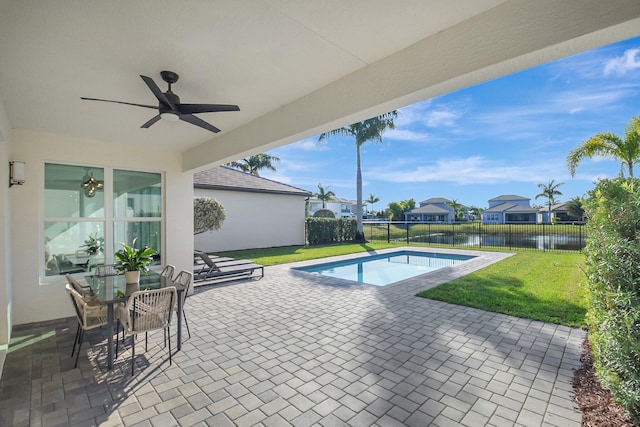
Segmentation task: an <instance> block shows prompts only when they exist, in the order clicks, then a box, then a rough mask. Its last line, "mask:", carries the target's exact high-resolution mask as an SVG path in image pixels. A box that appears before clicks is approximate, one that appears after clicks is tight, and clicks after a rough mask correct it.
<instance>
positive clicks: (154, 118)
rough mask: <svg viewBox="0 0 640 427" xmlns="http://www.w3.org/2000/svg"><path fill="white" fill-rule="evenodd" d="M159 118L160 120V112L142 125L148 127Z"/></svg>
mask: <svg viewBox="0 0 640 427" xmlns="http://www.w3.org/2000/svg"><path fill="white" fill-rule="evenodd" d="M158 120H160V114H158V115H157V116H153V117H152V118H151V119H149V121H148V122H147V123H145V124H143V125H142V126H140V127H141V128H148V127H150V126H151V125H152V124H154V123H155V122H157V121H158Z"/></svg>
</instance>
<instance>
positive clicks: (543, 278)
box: [216, 242, 587, 327]
mask: <svg viewBox="0 0 640 427" xmlns="http://www.w3.org/2000/svg"><path fill="white" fill-rule="evenodd" d="M399 246H405V245H401V244H397V243H395V244H394V243H381V242H368V243H365V244H335V245H322V246H293V247H283V248H267V249H251V250H243V251H228V252H221V253H217V254H216V255H222V256H230V257H233V258H248V259H251V260H253V261H255V262H257V263H259V264H262V265H275V264H284V263H289V262H296V261H305V260H310V259H317V258H325V257H329V256H336V255H346V254H351V253H357V252H366V251H372V250H380V249H386V248H393V247H399ZM412 246H426V245H416V244H414V245H412ZM465 249H469V248H465ZM485 250H495V248H491V249H485ZM510 252H516V255H515V256H512V257H509V258H507V259H506V260H503V261H500V262H498V263H496V264H493V265H490V266H488V267H486V268H484V269H482V270H479V271H477V272H475V273H471V274H469V275H467V276H465V277H462V278H460V279H458V280H455V281H453V282H449V283H445V284H442V285H440V286H437V287H435V288H433V289H430V290H428V291H424V292H421V293H420V294H418V295H419V296H421V297H425V298H430V299H434V300H439V301H444V302H449V303H452V304H458V305H464V306H468V307H475V308H479V309H482V310H486V311H492V312H497V313H503V314H508V315H512V316H517V317H523V318H528V319H533V320H540V321H543V322H550V323H556V324H562V325H567V326H572V327H584V326H585V324H586V323H585V314H586V311H587V298H586V293H585V291H584V290H583V289H582V287H581V283H582V282H583V281H584V280H585V277H584V274H583V273H582V270H581V269H580V266H583V265H584V255H583V254H579V253H564V252H536V251H521V252H518V251H510Z"/></svg>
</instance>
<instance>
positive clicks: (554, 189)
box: [536, 179, 564, 222]
mask: <svg viewBox="0 0 640 427" xmlns="http://www.w3.org/2000/svg"><path fill="white" fill-rule="evenodd" d="M561 185H564V182H555V179H552V180H551V181H549V184H548V185H545V184H544V183H542V184H538V187H539V188H541V189H542V191H541V192H540V194H538V195H536V199H537V198H538V197H544V198H546V199H547V206H549V222H551V208H552V207H553V205H555V204H556V196H562V193H561V192H560V190H558V187H560V186H561Z"/></svg>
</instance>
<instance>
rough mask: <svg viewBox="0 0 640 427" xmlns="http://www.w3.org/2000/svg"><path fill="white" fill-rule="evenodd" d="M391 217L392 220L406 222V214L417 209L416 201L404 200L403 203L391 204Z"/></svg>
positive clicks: (389, 210) (389, 209)
mask: <svg viewBox="0 0 640 427" xmlns="http://www.w3.org/2000/svg"><path fill="white" fill-rule="evenodd" d="M388 207H389V208H388V209H387V210H388V212H389V217H390V218H391V219H392V220H396V221H404V213H405V212H406V211H410V210H411V209H415V207H416V201H415V200H413V199H408V200H403V201H401V202H391V203H389V205H388Z"/></svg>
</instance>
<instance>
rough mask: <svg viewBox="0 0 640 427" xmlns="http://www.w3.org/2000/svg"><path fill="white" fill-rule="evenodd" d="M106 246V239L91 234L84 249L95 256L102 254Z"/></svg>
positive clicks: (83, 246)
mask: <svg viewBox="0 0 640 427" xmlns="http://www.w3.org/2000/svg"><path fill="white" fill-rule="evenodd" d="M103 246H104V237H98V235H97V234H95V233H91V234H89V237H87V240H85V241H84V245H82V248H84V249H85V250H86V251H87V252H88V253H89V254H90V255H95V254H96V253H98V252H102V248H103Z"/></svg>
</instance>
